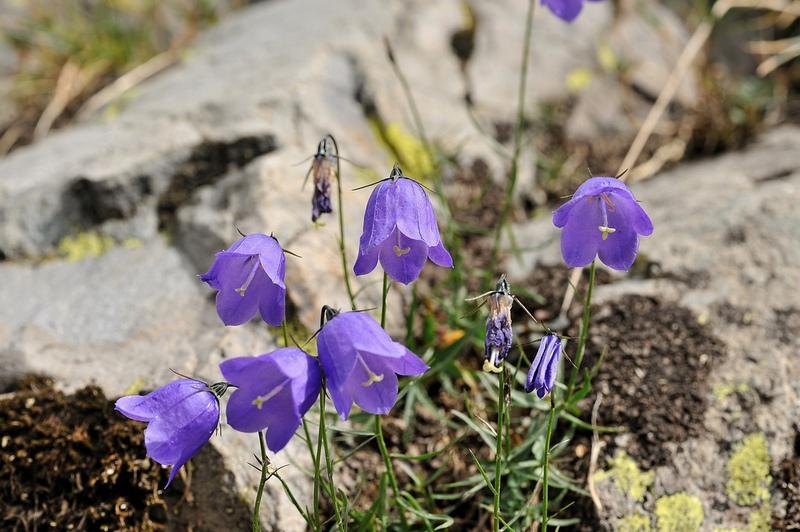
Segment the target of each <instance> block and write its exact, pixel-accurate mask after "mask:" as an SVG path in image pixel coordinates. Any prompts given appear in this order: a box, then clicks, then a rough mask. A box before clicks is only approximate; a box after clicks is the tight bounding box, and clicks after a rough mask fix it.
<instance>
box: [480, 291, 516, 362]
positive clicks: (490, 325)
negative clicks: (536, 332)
mask: <svg viewBox="0 0 800 532" xmlns="http://www.w3.org/2000/svg"><path fill="white" fill-rule="evenodd" d="M487 301H488V302H489V317H488V318H487V319H486V338H485V340H484V355H485V357H486V360H484V362H483V371H490V372H494V373H498V372H500V371H502V367H503V361H505V359H506V357H508V352H509V350H511V343H512V342H513V340H514V333H513V331H512V330H511V305H512V304H513V303H514V297H513V296H512V295H511V287H510V286H509V284H508V282H507V281H506V278H505V276H502V277H501V278H500V280H499V281H498V282H497V287H496V288H495V290H494V292H491V293H490V294H489V295H488V297H487Z"/></svg>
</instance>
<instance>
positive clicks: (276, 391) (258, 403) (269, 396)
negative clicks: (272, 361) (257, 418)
mask: <svg viewBox="0 0 800 532" xmlns="http://www.w3.org/2000/svg"><path fill="white" fill-rule="evenodd" d="M284 386H286V381H283V383H281V384H280V385H278V386H276V387H275V388H273V389H272V390H270V392H269V393H267V394H265V395H259V396H258V397H256V398H255V399H253V400H252V401H251V402H250V404H252V405H253V406H255V407H256V408H257V409H259V410H261V407H262V406H264V403H266V402H267V401H269V400H270V399H272V398H273V397H275V396H276V395H278V394H279V393H281V390H283V387H284Z"/></svg>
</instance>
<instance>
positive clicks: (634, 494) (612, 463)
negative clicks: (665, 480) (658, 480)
mask: <svg viewBox="0 0 800 532" xmlns="http://www.w3.org/2000/svg"><path fill="white" fill-rule="evenodd" d="M608 465H609V468H608V469H607V470H606V471H600V472H599V473H597V474H595V476H594V479H595V480H602V479H604V478H611V479H613V480H614V485H616V486H617V488H618V489H619V490H620V491H621V492H623V493H625V494H626V495H628V496H629V497H630V498H631V499H633V500H636V501H642V500H644V494H645V493H646V492H647V488H649V487H650V485H651V484H652V483H653V478H654V476H655V473H654V472H652V471H641V470H640V469H639V466H638V465H636V462H634V461H633V458H631V457H630V456H628V455H627V454H626V453H625V452H624V451H619V452H617V454H616V455H615V456H614V458H612V459H611V460H609V461H608Z"/></svg>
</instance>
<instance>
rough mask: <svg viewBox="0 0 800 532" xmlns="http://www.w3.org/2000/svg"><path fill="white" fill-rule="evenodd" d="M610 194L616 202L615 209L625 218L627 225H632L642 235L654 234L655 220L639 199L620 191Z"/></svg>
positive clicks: (610, 197) (611, 198)
mask: <svg viewBox="0 0 800 532" xmlns="http://www.w3.org/2000/svg"><path fill="white" fill-rule="evenodd" d="M608 196H609V199H610V200H611V202H612V203H613V204H614V207H615V210H616V211H617V212H618V213H619V214H620V215H621V216H622V217H623V218H624V220H625V221H624V223H625V225H627V226H629V227H632V228H633V230H634V231H636V232H637V233H638V234H640V235H642V236H650V235H651V234H653V222H652V221H651V220H650V217H649V216H648V215H647V213H646V212H644V209H643V208H642V206H641V205H640V204H639V202H638V201H636V200H635V199H634V198H633V197H630V196H628V195H626V194H620V193H618V192H612V193H610V194H609V195H608ZM612 214H613V213H612ZM609 223H610V220H609Z"/></svg>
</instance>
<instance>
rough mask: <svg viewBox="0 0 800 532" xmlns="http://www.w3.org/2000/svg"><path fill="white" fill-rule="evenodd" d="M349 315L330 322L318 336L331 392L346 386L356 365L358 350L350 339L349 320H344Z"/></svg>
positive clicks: (319, 351)
mask: <svg viewBox="0 0 800 532" xmlns="http://www.w3.org/2000/svg"><path fill="white" fill-rule="evenodd" d="M348 314H350V313H346V314H340V315H338V316H336V317H335V318H333V319H332V320H330V321H328V323H326V324H325V325H324V326H323V327H322V330H321V331H320V332H319V334H318V335H317V352H318V354H319V362H320V364H322V369H323V371H324V372H325V378H326V379H327V383H328V388H329V389H331V390H333V389H340V388H342V386H344V383H345V382H346V381H347V377H348V375H349V374H350V372H351V371H352V370H353V366H354V365H355V363H356V349H355V347H354V346H353V344H352V342H351V340H350V338H349V333H348V331H347V320H342V317H343V316H345V315H348ZM334 399H335V397H334ZM337 410H338V408H337ZM341 413H342V412H341V410H340V411H339V414H341Z"/></svg>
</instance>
